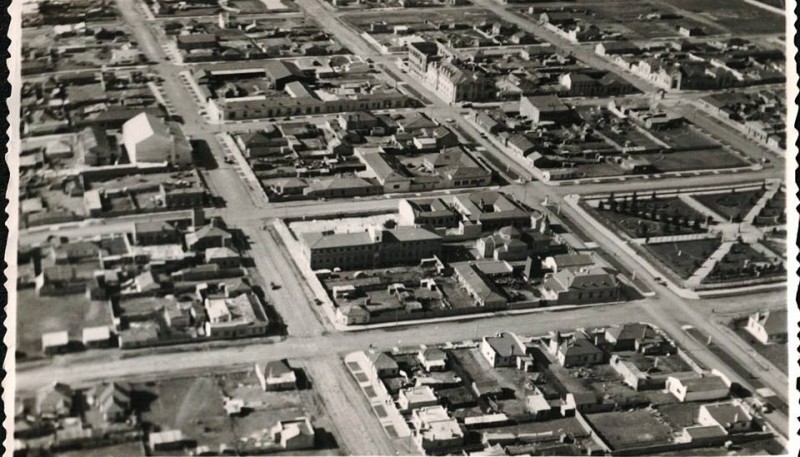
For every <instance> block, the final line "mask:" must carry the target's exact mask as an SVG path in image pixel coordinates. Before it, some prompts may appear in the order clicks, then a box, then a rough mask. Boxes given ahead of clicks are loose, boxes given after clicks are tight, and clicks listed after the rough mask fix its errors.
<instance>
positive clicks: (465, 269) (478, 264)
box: [451, 260, 513, 309]
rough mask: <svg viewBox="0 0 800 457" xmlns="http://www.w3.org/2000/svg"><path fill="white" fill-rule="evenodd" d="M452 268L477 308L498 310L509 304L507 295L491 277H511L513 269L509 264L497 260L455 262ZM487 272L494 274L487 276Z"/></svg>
mask: <svg viewBox="0 0 800 457" xmlns="http://www.w3.org/2000/svg"><path fill="white" fill-rule="evenodd" d="M451 267H452V268H453V275H454V276H455V278H456V279H457V280H458V283H459V285H461V286H462V287H463V288H464V289H465V290H466V291H467V293H468V294H469V296H470V297H471V298H472V299H473V300H475V304H476V305H477V306H479V307H483V308H488V309H498V308H502V307H504V306H505V305H506V304H507V303H508V298H507V297H506V295H505V293H504V292H503V291H502V290H501V289H500V288H499V287H497V285H495V283H494V281H493V280H492V279H491V278H490V277H489V276H494V275H497V276H504V275H510V273H511V272H512V271H513V269H512V268H511V266H510V265H509V264H508V262H505V261H495V260H479V261H467V262H454V263H453V264H451ZM487 270H489V272H490V273H492V274H491V275H489V274H487Z"/></svg>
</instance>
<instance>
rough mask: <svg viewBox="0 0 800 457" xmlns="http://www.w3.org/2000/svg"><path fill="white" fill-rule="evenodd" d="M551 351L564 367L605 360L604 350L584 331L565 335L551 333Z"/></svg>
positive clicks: (594, 363)
mask: <svg viewBox="0 0 800 457" xmlns="http://www.w3.org/2000/svg"><path fill="white" fill-rule="evenodd" d="M548 349H549V350H550V352H551V353H552V354H553V355H555V356H556V359H557V360H558V363H559V365H561V366H562V367H564V368H571V367H580V366H590V365H597V364H599V363H602V362H603V359H604V358H605V354H604V353H603V350H602V349H600V348H598V347H597V346H595V345H594V344H592V342H591V341H589V339H588V338H587V337H586V335H585V334H584V333H583V332H579V333H576V334H573V335H571V336H568V337H565V336H563V335H562V334H561V332H554V333H551V335H550V344H549V346H548Z"/></svg>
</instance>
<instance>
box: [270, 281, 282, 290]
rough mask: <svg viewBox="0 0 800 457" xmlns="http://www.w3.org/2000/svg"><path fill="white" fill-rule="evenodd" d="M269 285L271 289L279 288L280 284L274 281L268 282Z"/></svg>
mask: <svg viewBox="0 0 800 457" xmlns="http://www.w3.org/2000/svg"><path fill="white" fill-rule="evenodd" d="M269 286H270V288H272V290H278V289H280V288H281V285H280V284H275V283H274V282H271V283H269Z"/></svg>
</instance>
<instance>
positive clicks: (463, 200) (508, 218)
mask: <svg viewBox="0 0 800 457" xmlns="http://www.w3.org/2000/svg"><path fill="white" fill-rule="evenodd" d="M453 208H454V209H455V210H456V211H458V212H459V213H461V215H462V216H463V217H464V218H466V219H467V220H469V221H470V222H471V223H473V224H480V226H481V231H483V232H492V231H495V230H499V229H501V228H503V227H505V226H508V225H512V226H515V227H530V226H531V217H530V214H529V213H528V212H527V211H525V210H523V209H522V208H521V207H520V206H519V205H518V204H516V203H514V202H512V201H511V200H509V199H508V197H506V196H505V195H503V194H501V193H499V192H492V191H486V192H474V193H471V194H468V195H457V196H455V197H453Z"/></svg>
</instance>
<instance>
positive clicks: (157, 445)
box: [147, 430, 189, 453]
mask: <svg viewBox="0 0 800 457" xmlns="http://www.w3.org/2000/svg"><path fill="white" fill-rule="evenodd" d="M147 444H148V447H150V450H151V451H152V452H154V453H162V452H167V451H175V450H178V449H183V448H184V447H186V446H188V444H189V440H187V439H186V438H184V437H183V432H181V431H180V430H162V431H160V432H150V434H149V435H148V436H147Z"/></svg>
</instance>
